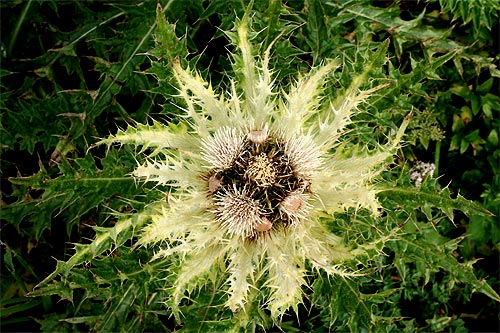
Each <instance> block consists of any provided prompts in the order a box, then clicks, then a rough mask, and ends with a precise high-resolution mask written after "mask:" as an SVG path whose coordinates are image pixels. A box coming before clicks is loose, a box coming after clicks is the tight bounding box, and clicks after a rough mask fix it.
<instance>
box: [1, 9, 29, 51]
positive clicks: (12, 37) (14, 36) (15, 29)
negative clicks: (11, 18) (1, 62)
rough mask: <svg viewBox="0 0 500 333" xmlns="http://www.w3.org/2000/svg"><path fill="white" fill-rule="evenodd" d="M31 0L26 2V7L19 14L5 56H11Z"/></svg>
mask: <svg viewBox="0 0 500 333" xmlns="http://www.w3.org/2000/svg"><path fill="white" fill-rule="evenodd" d="M32 2H33V1H32V0H28V1H27V2H26V5H25V6H24V8H23V11H22V12H21V16H20V17H19V20H17V24H16V27H15V28H14V31H13V32H12V36H11V38H10V42H9V48H8V49H7V54H8V55H9V56H11V54H12V49H13V48H14V45H15V44H16V40H17V35H18V34H19V31H20V30H21V26H22V25H23V23H24V20H25V19H26V15H27V14H28V10H29V9H30V7H31V3H32Z"/></svg>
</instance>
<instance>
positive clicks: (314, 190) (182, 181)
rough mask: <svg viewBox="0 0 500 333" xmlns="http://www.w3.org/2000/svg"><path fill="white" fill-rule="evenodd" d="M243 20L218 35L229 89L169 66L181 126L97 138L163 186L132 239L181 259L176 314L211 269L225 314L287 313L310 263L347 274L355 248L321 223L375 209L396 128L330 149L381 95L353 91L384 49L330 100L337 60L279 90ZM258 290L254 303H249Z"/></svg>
mask: <svg viewBox="0 0 500 333" xmlns="http://www.w3.org/2000/svg"><path fill="white" fill-rule="evenodd" d="M163 20H164V18H163ZM248 21H249V20H248V18H244V19H243V20H241V22H240V23H238V24H237V29H236V33H229V34H228V36H229V37H230V38H231V39H232V41H233V43H234V44H235V45H236V46H237V49H238V52H237V53H236V54H235V55H234V62H233V67H234V71H235V73H237V74H239V75H237V76H236V77H241V78H242V79H241V80H236V79H233V80H230V87H231V89H230V91H228V92H221V93H216V92H214V90H213V89H212V87H211V85H210V84H209V83H208V82H206V81H205V80H204V79H203V78H202V77H201V75H200V74H199V73H197V72H196V71H193V70H192V69H190V68H183V66H181V62H180V61H179V60H178V59H177V60H173V62H172V64H171V66H172V72H173V74H174V76H175V79H176V82H177V85H178V96H177V97H180V98H181V99H182V100H183V102H184V106H183V112H184V117H183V119H182V120H181V121H180V122H179V123H178V124H175V125H174V124H169V125H163V124H160V123H158V122H155V123H154V124H153V125H151V126H149V125H137V126H136V127H132V126H131V127H129V128H128V129H127V130H125V131H119V132H118V133H117V134H116V135H115V136H113V137H110V138H108V139H105V140H103V141H102V142H101V143H105V144H108V145H109V144H113V143H122V144H133V145H136V146H141V147H143V149H141V150H140V152H139V153H140V154H143V155H145V160H146V162H145V163H143V164H141V165H139V166H138V167H137V169H136V170H135V171H134V173H133V176H134V177H137V178H139V179H142V180H144V181H149V182H155V183H157V184H158V185H160V186H167V187H169V188H170V190H169V191H168V194H167V200H166V203H165V202H158V203H155V204H154V205H152V207H155V208H154V209H153V210H154V213H153V214H151V216H150V219H151V223H150V224H148V225H147V226H145V227H144V228H143V230H142V232H141V234H140V238H139V241H138V244H140V245H144V246H146V245H151V244H155V245H157V246H158V251H157V253H156V255H155V257H154V258H153V260H159V259H161V258H166V257H167V258H175V260H177V261H178V262H179V265H178V267H180V269H179V271H178V272H176V281H175V283H174V284H173V292H172V301H171V302H170V303H169V304H171V306H172V307H173V309H174V310H176V307H177V305H178V304H179V303H180V302H181V301H182V299H183V298H185V297H186V296H187V295H188V294H189V293H190V292H192V291H193V290H194V289H195V288H196V287H199V286H200V285H201V284H203V283H205V281H206V279H207V278H206V276H213V274H212V273H214V272H215V274H216V275H217V276H219V277H221V276H222V278H223V279H225V280H226V281H227V283H225V284H223V288H225V289H224V291H226V292H227V295H228V296H227V299H226V301H225V305H226V306H227V307H229V308H230V309H231V310H232V311H234V312H238V311H240V310H242V309H243V310H245V308H246V306H247V305H248V304H249V303H251V302H253V301H254V300H257V302H259V303H260V304H259V306H264V307H267V309H269V310H270V313H271V316H272V317H273V318H278V317H279V316H280V315H282V314H283V312H284V311H285V310H287V309H288V308H290V307H291V308H293V309H294V310H295V311H297V306H298V304H299V303H300V302H301V301H302V297H303V291H302V287H303V286H304V285H306V279H305V276H306V272H307V270H308V268H311V267H312V268H313V269H315V270H318V271H320V270H321V271H325V272H326V273H328V274H329V275H334V274H339V275H343V276H347V275H350V274H354V273H352V272H349V271H347V270H346V269H345V268H344V267H342V265H341V264H342V262H344V261H346V260H351V259H352V258H353V257H355V256H356V255H357V254H359V253H357V252H356V251H359V249H358V250H356V251H355V250H353V249H351V248H349V247H348V246H346V245H344V244H343V243H342V239H341V237H340V236H337V235H334V234H332V233H331V232H329V231H328V230H327V229H326V228H325V227H324V226H323V225H322V223H321V220H320V218H321V217H330V218H331V217H332V216H333V214H334V213H337V212H344V211H345V210H346V209H348V208H355V209H361V208H365V209H368V210H370V211H371V212H372V213H373V214H377V212H378V210H379V204H378V202H377V200H376V193H377V190H376V189H375V187H374V186H373V179H374V177H375V176H376V175H377V174H379V173H380V172H381V171H382V170H384V168H385V165H386V163H387V162H388V160H390V157H391V156H392V154H393V152H394V149H395V147H396V145H397V142H398V141H399V139H400V137H401V135H402V132H403V130H404V129H403V128H402V129H400V131H399V132H398V133H396V135H395V138H394V139H393V140H392V141H391V143H390V144H387V145H386V146H380V147H379V148H378V149H377V150H376V151H372V152H370V153H369V154H368V153H366V154H364V155H363V154H357V155H355V156H346V154H344V152H343V150H342V146H341V145H340V143H339V138H340V137H341V136H342V135H343V134H344V132H345V131H346V125H348V124H349V123H350V122H351V116H352V115H353V114H354V113H355V112H356V111H357V110H358V106H359V105H360V104H361V103H363V102H365V101H366V100H367V98H368V97H369V96H370V95H371V94H372V93H373V92H375V91H377V90H378V89H381V88H383V86H376V87H374V88H370V89H367V90H361V86H362V85H363V84H365V82H366V81H367V77H368V73H369V72H370V70H372V69H373V68H374V67H375V66H379V65H380V64H381V63H383V62H384V61H385V60H384V58H385V48H381V49H380V50H378V51H377V52H376V53H375V54H374V55H373V57H372V61H371V62H369V63H367V64H366V67H365V70H364V72H363V73H361V74H360V75H359V76H357V77H355V78H354V79H353V81H352V84H351V85H350V86H349V87H348V88H347V89H345V91H344V93H343V94H339V96H338V97H337V98H336V99H335V100H333V101H332V100H329V99H328V98H327V96H325V94H324V90H325V85H326V83H327V82H328V80H329V79H328V77H329V75H330V74H331V73H332V72H334V71H335V70H336V69H337V68H339V67H340V62H339V61H335V60H334V61H327V62H326V63H325V64H323V65H322V66H319V67H316V68H313V69H312V70H311V72H310V73H309V74H307V75H303V76H301V77H299V78H298V79H297V80H296V82H295V84H293V85H292V86H291V87H290V88H289V89H287V92H286V93H279V90H278V89H277V85H276V83H275V82H274V81H273V72H272V71H271V70H270V69H269V61H270V53H271V47H269V48H267V49H266V50H265V51H264V52H262V54H260V55H254V54H253V52H254V48H253V47H252V45H251V44H250V42H249V40H248V35H249V31H248ZM160 23H161V22H160ZM160 44H161V43H160ZM256 290H260V292H261V294H262V295H264V296H263V297H255V296H252V295H255V291H256Z"/></svg>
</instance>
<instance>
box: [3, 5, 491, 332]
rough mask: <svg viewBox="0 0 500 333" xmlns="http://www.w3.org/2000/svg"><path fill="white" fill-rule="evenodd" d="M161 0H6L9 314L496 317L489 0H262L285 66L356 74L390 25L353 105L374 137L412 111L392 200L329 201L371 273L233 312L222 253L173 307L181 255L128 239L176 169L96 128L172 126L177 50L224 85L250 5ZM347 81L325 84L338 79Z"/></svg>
mask: <svg viewBox="0 0 500 333" xmlns="http://www.w3.org/2000/svg"><path fill="white" fill-rule="evenodd" d="M160 2H161V5H162V7H161V8H162V9H161V10H162V12H158V16H156V11H159V10H160V7H157V3H156V2H154V1H144V2H139V1H133V2H110V3H104V2H78V1H77V2H57V1H50V2H49V1H26V2H15V1H12V2H2V3H1V4H0V6H1V9H2V11H1V12H2V36H4V40H3V41H2V45H1V46H2V54H1V67H2V68H1V71H0V79H1V81H0V87H1V93H0V94H1V95H0V96H1V100H0V109H1V113H0V122H1V125H0V135H1V140H0V141H1V142H0V143H1V154H2V155H1V165H2V170H1V173H2V189H1V190H2V194H1V202H0V204H1V215H0V218H1V219H2V231H1V232H2V243H1V246H2V253H1V255H2V283H1V290H2V299H1V302H0V304H1V311H0V314H1V318H2V325H3V327H5V330H16V329H17V330H25V331H27V330H30V331H33V330H40V329H41V330H43V331H61V332H63V331H68V332H70V331H71V332H74V331H88V330H94V331H147V330H151V331H167V332H168V331H174V330H178V329H181V330H184V331H229V330H233V331H244V330H245V331H246V330H253V331H255V330H256V329H266V330H274V329H275V328H276V326H280V327H281V328H282V329H283V330H285V331H299V330H308V331H314V330H316V331H318V330H332V331H343V330H349V331H353V332H358V331H364V330H367V331H373V332H379V331H408V332H413V331H423V332H428V331H433V332H438V331H457V332H465V331H470V330H472V331H478V330H479V326H478V325H479V324H478V322H481V321H482V322H483V323H486V324H487V325H489V326H488V327H489V329H490V330H495V327H496V326H495V325H497V321H498V311H497V310H498V301H499V298H498V294H497V293H498V290H495V289H494V287H491V286H498V273H499V271H498V251H499V248H500V246H499V243H500V231H499V226H498V216H500V194H499V193H500V177H499V176H498V175H499V170H498V158H499V157H500V148H499V146H498V128H499V126H500V124H499V117H498V113H499V111H500V100H499V97H498V94H497V92H496V89H497V87H498V82H499V81H498V80H499V78H500V72H499V71H498V69H497V68H496V65H495V61H497V60H498V54H497V52H496V50H495V47H496V48H498V45H496V46H495V44H494V42H493V41H494V40H495V39H498V10H499V3H498V1H492V0H481V1H458V0H446V1H445V0H440V1H437V0H435V1H430V0H429V1H419V2H410V3H411V4H410V5H408V4H407V2H403V1H401V2H392V1H348V2H323V1H319V0H306V1H292V2H287V3H285V2H282V1H278V0H273V1H255V3H254V7H253V10H252V12H251V14H252V18H253V22H254V26H253V29H254V30H255V31H259V32H260V33H259V34H255V36H252V38H253V39H254V40H253V41H252V42H253V43H254V44H256V45H257V44H258V45H260V47H261V48H263V49H266V48H267V47H268V46H269V45H271V44H272V43H273V42H274V41H275V44H274V46H273V48H272V57H271V68H275V70H276V72H277V79H278V80H280V81H281V82H283V83H284V84H285V85H286V84H288V83H293V82H292V79H293V78H292V79H291V75H292V74H293V73H295V72H296V71H297V70H299V71H304V72H306V71H308V69H309V68H310V67H311V66H314V65H318V64H320V63H322V62H324V60H325V59H334V58H338V59H341V61H342V63H343V67H342V70H341V71H338V72H337V73H333V74H332V75H333V76H335V78H337V79H339V81H340V82H341V83H342V86H349V83H350V81H351V79H352V77H353V76H354V75H355V74H359V73H361V72H362V71H363V70H364V68H363V67H362V64H363V61H362V60H363V59H365V58H366V57H367V55H368V54H371V53H372V52H373V51H374V50H376V49H379V47H380V46H381V43H382V42H383V41H387V42H386V43H388V45H389V47H388V50H387V57H388V58H389V61H388V62H387V65H381V66H379V67H377V68H376V70H374V71H373V73H371V78H370V79H371V80H372V82H373V84H383V83H389V85H388V86H387V87H386V88H384V89H383V90H381V91H379V92H377V94H376V95H375V96H374V97H373V98H372V99H371V100H370V105H369V108H368V110H369V111H368V112H369V114H368V112H366V113H363V114H360V115H358V116H357V118H356V119H355V120H356V122H355V125H354V126H353V127H352V130H351V133H350V136H351V139H352V140H351V142H354V143H358V142H369V143H370V144H371V145H372V146H373V147H375V146H376V145H377V144H378V143H379V142H381V141H384V140H386V138H387V137H389V133H391V132H394V131H396V130H397V128H398V127H399V124H400V123H401V120H402V119H403V118H404V117H405V116H406V115H407V114H409V113H411V115H412V121H411V122H410V125H409V127H408V131H407V135H406V138H405V139H406V141H407V145H406V146H404V147H403V148H402V149H401V151H400V152H399V159H398V160H397V161H396V163H397V165H396V166H394V168H393V169H392V170H391V171H390V172H387V173H385V174H384V175H383V176H384V178H385V180H384V183H382V184H379V189H380V192H379V198H380V200H381V202H382V205H383V207H384V213H383V215H382V216H380V217H378V218H376V219H375V218H372V217H369V216H365V214H364V213H363V212H362V211H359V212H353V214H345V215H342V214H339V215H338V216H335V219H333V220H332V219H327V220H328V221H325V222H326V223H327V224H328V226H329V228H330V230H331V231H332V232H333V233H336V234H338V235H340V236H341V237H343V238H344V239H345V240H346V242H347V243H348V244H350V245H355V246H354V247H356V246H357V247H358V249H363V250H365V251H366V252H367V253H368V255H366V256H364V257H359V258H357V259H356V261H353V262H351V263H349V265H351V266H352V267H351V268H352V269H354V270H356V269H357V267H358V265H360V267H363V269H362V270H361V271H360V276H356V277H352V278H349V279H347V278H342V277H336V278H328V277H327V276H326V275H325V274H323V273H321V272H315V273H314V274H312V275H311V276H310V277H308V278H309V279H310V285H311V288H310V289H307V290H304V294H305V295H306V296H307V297H305V299H304V304H303V305H301V306H300V307H299V308H300V312H299V314H300V315H299V317H298V318H297V317H294V316H293V315H289V314H285V316H284V317H283V320H282V322H281V323H277V322H273V321H272V320H271V319H270V317H269V314H268V313H266V312H265V311H264V310H262V309H259V308H258V307H252V306H249V307H248V308H247V309H245V311H241V312H240V313H237V314H232V313H231V312H230V311H229V310H227V309H226V308H224V307H223V306H222V305H221V303H222V302H223V301H221V300H222V299H223V296H224V295H222V292H221V291H220V287H221V286H220V283H221V281H223V279H220V278H219V277H220V276H221V274H224V269H225V267H224V263H221V264H220V270H219V271H218V272H213V274H212V275H211V276H209V277H207V281H208V282H207V284H205V286H204V287H202V288H199V289H196V290H193V291H192V293H191V294H190V300H184V301H183V303H182V304H181V305H180V307H179V309H180V311H181V313H182V315H183V316H181V322H182V324H179V323H176V322H174V320H173V318H172V315H173V314H172V311H171V308H170V306H171V304H170V303H169V295H171V292H172V290H171V288H172V282H173V281H174V280H175V279H174V277H173V276H171V275H168V274H167V268H169V269H170V271H172V270H174V271H175V270H176V269H177V270H179V269H180V268H178V267H175V266H172V265H175V263H174V262H173V261H172V262H170V261H169V260H162V261H150V259H151V257H152V256H153V255H154V251H155V249H154V248H151V249H149V248H143V247H137V246H134V245H133V242H134V240H135V237H136V235H137V234H136V233H137V230H138V229H139V228H140V227H141V226H142V225H145V224H146V223H148V218H149V216H150V214H151V212H153V211H155V210H157V209H160V208H161V207H159V206H155V205H149V203H150V202H153V201H157V200H159V199H161V198H163V197H164V196H165V193H166V192H168V191H171V190H173V189H172V188H170V187H168V186H166V187H163V188H151V187H150V186H146V185H144V184H142V183H138V182H135V181H134V179H133V178H132V177H130V176H128V175H129V174H130V172H131V171H132V170H133V169H134V167H135V166H136V163H137V161H136V160H135V157H134V156H135V154H134V152H132V151H130V150H128V149H123V148H122V149H120V150H115V149H114V148H113V147H112V146H110V148H109V150H108V151H107V154H105V152H104V149H101V148H100V147H97V148H96V147H93V145H94V144H95V142H96V141H97V140H98V139H97V138H102V137H107V136H108V134H109V133H116V131H117V127H118V128H127V124H131V123H134V124H135V123H147V122H149V123H150V125H143V126H144V128H151V129H154V128H155V122H156V121H159V122H169V123H170V126H172V127H175V126H176V125H175V124H176V123H177V120H178V116H179V114H180V113H181V111H179V109H178V108H177V107H176V105H175V103H176V102H173V99H172V98H171V97H170V96H171V95H175V94H176V88H175V86H174V81H173V78H172V72H171V70H170V67H169V66H170V65H171V62H172V59H175V58H180V59H181V61H183V62H184V63H185V64H189V65H190V66H191V68H198V69H199V70H200V72H201V74H202V75H203V76H204V77H205V78H210V80H211V81H212V83H213V85H214V89H215V90H217V89H218V87H219V86H220V87H224V88H227V86H228V85H229V82H226V81H223V80H222V81H221V80H220V79H221V78H222V75H221V73H228V72H229V73H230V71H231V66H230V65H231V64H230V61H231V60H230V58H229V55H228V53H229V52H231V51H232V49H230V47H228V45H229V42H228V39H227V38H228V37H229V38H231V34H228V36H226V35H225V33H224V32H226V31H229V30H231V29H232V28H233V27H234V24H235V20H237V19H238V18H241V17H242V16H243V14H244V12H245V9H246V8H244V7H242V5H241V2H239V1H229V2H228V1H223V0H215V1H210V2H204V1H189V2H187V1H168V2H167V1H160ZM382 7H386V8H382ZM156 17H160V20H158V21H156V20H155V18H156ZM169 22H176V24H175V26H174V25H171V24H170V23H169ZM180 36H182V37H180ZM155 43H156V47H154V45H155ZM338 88H339V87H329V88H327V89H329V90H328V91H329V92H331V96H333V97H335V96H336V95H337V94H338V93H339V92H338V91H337V89H338ZM150 118H154V119H155V121H154V122H153V121H150ZM129 130H130V129H129ZM178 130H179V131H184V130H185V129H183V128H179V129H178ZM144 149H147V147H145V148H144ZM417 160H426V161H431V162H434V163H435V164H436V173H435V175H434V177H433V178H432V177H429V178H426V179H425V180H424V181H423V183H422V184H421V185H420V186H419V187H416V186H415V184H414V183H412V181H411V180H410V177H409V174H410V169H411V166H412V165H413V163H415V162H416V161H417ZM438 176H439V177H440V178H438ZM466 198H467V199H466ZM132 212H135V213H136V214H135V215H130V216H129V215H128V214H129V213H132ZM88 226H92V228H88ZM88 238H90V239H91V241H88V240H87V239H88ZM68 242H71V243H76V245H74V247H73V249H68V248H67V247H66V244H67V243H68ZM370 246H373V247H376V248H377V249H381V250H383V252H384V253H385V254H386V255H385V256H378V255H376V253H377V251H375V250H376V249H375V248H373V249H371V248H370ZM68 256H69V259H68ZM52 258H56V259H57V261H55V260H53V259H52ZM260 283H261V285H262V283H263V281H260ZM35 285H38V287H37V288H34V286H35ZM254 292H255V294H254V295H253V297H255V298H258V297H259V293H258V290H255V291H254ZM474 292H476V293H475V294H473V293H474ZM479 293H482V294H484V295H486V296H488V297H489V298H486V297H484V298H481V296H480V295H479ZM471 295H472V296H471ZM412 309H415V310H412ZM42 314H43V315H42ZM474 317H476V318H477V320H474ZM32 318H35V321H36V322H34V321H33V319H32ZM491 320H492V321H491ZM16 325H17V326H16ZM3 327H2V329H3Z"/></svg>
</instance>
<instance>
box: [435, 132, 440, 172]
mask: <svg viewBox="0 0 500 333" xmlns="http://www.w3.org/2000/svg"><path fill="white" fill-rule="evenodd" d="M440 159H441V141H436V148H435V149H434V166H435V167H436V169H435V170H434V175H435V176H436V177H437V176H439V161H440Z"/></svg>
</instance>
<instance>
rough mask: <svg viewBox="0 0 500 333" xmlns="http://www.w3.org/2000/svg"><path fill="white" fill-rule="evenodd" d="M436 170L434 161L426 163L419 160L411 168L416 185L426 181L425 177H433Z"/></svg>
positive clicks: (411, 177)
mask: <svg viewBox="0 0 500 333" xmlns="http://www.w3.org/2000/svg"><path fill="white" fill-rule="evenodd" d="M435 170H436V165H434V163H425V162H422V161H418V162H417V163H416V164H415V166H413V168H411V170H410V171H411V173H410V179H411V181H412V182H415V186H416V187H419V186H420V185H421V184H422V182H423V181H424V178H425V177H427V176H428V177H432V176H433V175H434V171H435Z"/></svg>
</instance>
